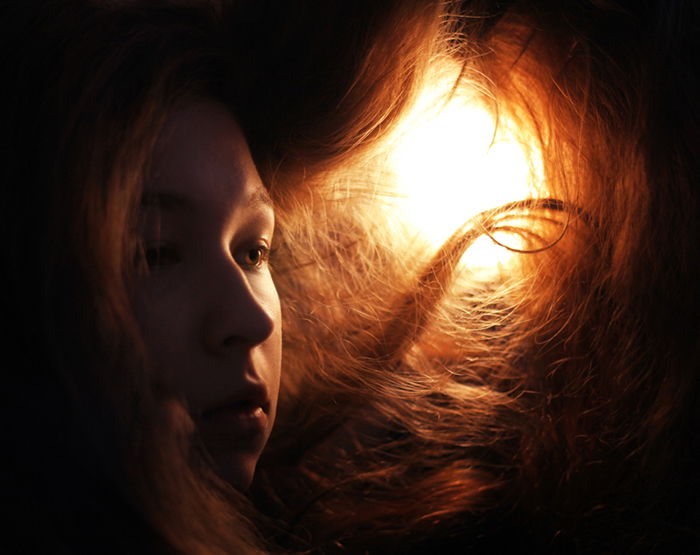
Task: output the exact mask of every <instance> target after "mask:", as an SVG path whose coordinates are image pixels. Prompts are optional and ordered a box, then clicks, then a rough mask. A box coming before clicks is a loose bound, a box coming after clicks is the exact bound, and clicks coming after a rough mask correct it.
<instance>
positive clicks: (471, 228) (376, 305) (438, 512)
mask: <svg viewBox="0 0 700 555" xmlns="http://www.w3.org/2000/svg"><path fill="white" fill-rule="evenodd" d="M429 4H430V3H429V2H426V3H425V6H428V5H429ZM432 7H433V8H434V9H435V10H437V11H433V12H430V11H429V10H427V9H425V8H424V11H422V12H420V13H421V15H422V17H423V18H424V20H423V25H428V22H430V21H433V22H435V21H436V20H435V19H434V18H435V17H436V16H437V21H438V22H439V27H438V28H437V29H436V31H437V34H436V35H433V38H434V39H436V40H437V41H438V43H439V44H440V46H439V47H438V48H437V49H436V50H435V49H434V50H432V51H430V55H431V56H432V59H435V58H436V57H439V56H440V55H446V56H448V57H449V58H450V59H453V60H458V61H459V62H460V63H462V64H463V72H462V76H461V78H462V79H463V80H465V81H466V80H469V81H470V82H472V83H475V84H476V85H477V86H478V87H479V88H480V90H485V91H488V99H489V101H490V102H491V105H492V106H494V107H495V115H496V117H498V118H499V119H500V121H502V122H505V121H508V120H510V121H516V122H518V123H519V124H520V126H521V128H523V129H526V130H527V133H528V137H529V138H530V139H531V140H532V139H533V138H534V140H535V141H536V145H537V148H538V149H539V150H540V151H541V153H542V158H543V168H544V169H543V176H544V183H545V185H546V189H547V197H548V198H546V199H540V201H539V202H536V203H534V204H532V203H530V204H529V205H528V204H525V205H523V204H518V203H515V204H513V205H512V206H510V207H504V208H503V209H502V210H501V211H496V212H495V213H493V214H491V215H490V216H486V217H485V219H481V220H479V221H478V222H471V224H470V223H466V224H465V227H464V229H463V230H461V231H460V232H458V233H456V234H455V235H454V236H453V237H452V239H451V240H450V241H448V242H447V243H446V244H445V245H444V246H443V247H442V248H441V249H439V250H438V251H437V252H435V253H432V254H426V252H425V251H423V250H421V249H417V248H416V245H415V243H412V242H411V241H405V240H404V239H403V238H402V237H400V236H398V237H397V235H400V233H397V232H396V229H397V228H396V227H391V226H390V225H388V223H387V222H386V221H383V222H381V223H377V220H376V218H375V216H374V214H375V213H374V212H372V208H373V206H376V204H377V203H378V202H380V200H378V198H377V196H378V193H377V191H378V190H379V191H381V183H379V184H378V183H377V181H376V175H377V174H374V173H372V171H373V170H372V169H371V168H373V167H374V166H372V164H371V163H370V162H368V160H371V156H370V155H369V154H368V153H367V152H365V157H364V158H362V156H360V161H359V162H358V159H354V160H353V161H352V162H351V163H349V164H344V163H343V162H342V160H341V161H340V162H339V163H338V166H337V167H335V168H334V169H335V173H334V172H333V171H330V172H328V171H323V170H324V169H327V168H324V169H322V170H320V171H318V172H315V170H314V168H313V167H312V166H309V167H307V168H306V170H307V171H306V173H305V174H304V176H305V178H306V184H307V188H308V189H313V195H312V197H311V199H307V200H306V201H305V204H304V206H303V207H300V206H297V210H296V212H295V215H294V217H290V218H288V219H286V220H284V219H283V235H284V237H283V241H282V242H281V245H280V248H279V258H280V261H279V262H278V274H279V275H280V280H279V283H280V286H281V292H282V298H283V299H285V305H286V314H287V318H286V329H285V334H286V338H287V339H286V350H285V357H286V369H287V372H286V374H285V377H284V380H285V386H286V387H285V389H284V390H283V399H282V401H283V404H282V408H281V417H280V424H279V426H278V427H277V430H276V435H275V437H273V439H272V441H271V446H270V449H269V451H268V454H267V458H265V459H264V460H263V461H262V465H261V466H262V468H263V469H264V472H263V473H262V476H261V479H260V480H259V484H260V490H261V495H262V497H263V498H264V503H265V504H266V507H267V510H268V511H270V512H271V513H273V514H276V515H277V516H278V517H279V518H280V521H281V522H283V523H284V525H285V526H287V530H288V536H287V540H286V541H289V542H291V543H290V545H297V546H303V547H308V546H311V547H312V548H315V549H318V550H320V551H333V550H336V549H340V550H342V549H347V550H349V551H353V550H357V549H383V550H391V549H394V550H398V551H401V552H403V551H406V550H408V549H410V548H411V547H413V548H415V549H417V550H418V551H420V546H423V547H425V546H432V547H436V546H442V547H449V546H452V547H455V546H456V545H460V546H463V547H471V548H472V549H479V548H482V549H492V548H496V547H501V548H503V547H508V548H515V547H516V546H522V545H529V546H530V548H532V549H537V550H550V551H551V550H555V551H556V550H575V551H578V552H599V551H600V550H612V551H616V550H625V551H630V550H631V551H641V552H645V551H648V550H651V549H657V548H660V546H666V547H688V546H689V545H694V546H697V545H698V509H697V503H696V501H694V499H695V494H696V492H697V491H698V483H697V476H696V473H695V472H694V470H693V468H694V466H695V465H696V463H697V452H698V445H697V433H696V432H697V422H698V420H697V419H698V416H697V414H698V412H697V395H698V382H697V380H698V378H697V364H698V360H697V357H698V337H699V334H698V332H699V331H700V330H698V323H697V317H696V314H697V313H698V308H699V307H698V303H699V302H700V300H699V299H700V295H698V291H697V288H696V286H695V284H696V283H698V277H700V276H699V275H698V274H699V272H700V266H699V265H698V262H697V256H696V255H695V251H696V246H695V241H696V237H698V231H699V230H698V225H699V224H698V221H699V220H698V208H699V206H698V194H697V190H696V180H697V177H696V176H697V175H698V173H697V170H698V168H697V156H696V155H695V154H694V151H695V150H696V149H697V145H698V144H699V143H698V137H697V134H698V129H700V127H699V125H698V123H699V118H698V109H697V107H696V105H695V104H694V102H693V98H694V95H695V94H696V93H697V89H698V81H697V72H696V71H695V70H694V66H693V62H692V60H693V57H694V56H695V55H696V54H697V51H698V49H697V44H696V43H695V39H694V38H693V37H694V34H693V33H694V31H693V30H694V29H695V28H696V27H697V24H698V21H699V19H698V17H699V14H698V13H697V9H696V8H694V7H693V6H690V5H689V4H687V3H683V2H671V3H661V2H658V3H654V2H652V3H644V4H643V5H642V4H637V3H624V2H582V3H566V4H562V3H557V2H547V1H530V2H507V3H503V2H493V3H492V2H462V3H461V4H453V5H446V4H445V3H440V4H439V5H437V4H434V5H432ZM441 10H445V11H441ZM399 11H400V10H399ZM436 14H437V15H436ZM396 17H397V18H398V19H399V20H400V19H401V16H396ZM431 18H433V19H431ZM405 36H406V37H408V38H407V39H406V40H407V41H408V42H410V35H405ZM435 44H436V43H433V45H435ZM421 48H423V50H421V51H422V52H425V50H424V48H425V45H424V44H422V45H421ZM397 51H398V52H400V51H401V49H400V48H399V49H397ZM404 52H409V53H410V52H411V48H410V47H408V46H407V47H406V50H405V51H404ZM409 57H410V56H409ZM419 84H420V83H419V81H414V82H413V85H414V87H418V86H419ZM456 86H459V84H457V85H456ZM413 93H415V90H412V91H411V94H413ZM271 105H272V106H274V105H275V104H274V102H272V103H271ZM280 106H282V105H281V104H280ZM289 114H290V112H288V113H287V118H288V119H287V121H286V124H287V125H290V130H289V133H290V135H291V134H292V133H293V131H292V129H294V128H295V126H296V125H302V126H303V123H302V122H298V121H294V120H293V115H289ZM291 114H293V112H291ZM385 121H386V120H385ZM393 122H395V120H393ZM302 128H303V127H302ZM278 136H282V137H283V136H285V133H284V132H282V133H279V132H278ZM340 143H341V144H346V143H344V142H343V141H340ZM299 144H300V143H297V145H299ZM302 144H304V146H306V147H307V148H311V149H312V153H311V154H310V155H309V156H303V155H301V156H298V158H299V159H311V160H313V159H314V153H315V152H318V151H322V152H325V153H328V152H329V148H328V147H327V145H325V144H322V145H321V146H320V147H319V146H318V145H312V144H311V143H310V142H308V141H307V142H306V143H302ZM330 144H333V145H334V144H337V142H333V143H330ZM315 146H316V149H315V150H314V147H315ZM324 149H325V150H324ZM290 151H292V152H293V151H294V150H293V148H292V149H290ZM283 160H284V159H283ZM465 171H466V172H468V171H469V169H468V168H465ZM288 175H292V174H288ZM288 175H286V174H285V173H284V164H280V165H279V167H278V168H277V173H276V174H274V175H272V177H271V179H272V180H273V181H274V179H275V178H276V179H277V180H279V181H280V182H284V180H285V179H294V177H293V175H292V177H288ZM378 188H379V189H378ZM523 208H527V210H526V212H527V213H528V214H530V216H529V218H530V221H531V222H532V223H531V224H530V225H525V226H522V225H521V226H520V227H521V228H523V229H521V231H520V233H521V235H523V237H525V238H526V239H528V241H529V247H530V250H532V251H533V253H532V254H523V255H520V256H519V258H518V262H517V264H516V265H515V267H514V269H513V270H512V273H511V275H509V276H506V277H505V278H503V279H501V280H500V281H497V282H492V283H469V282H468V281H469V280H467V283H464V281H465V278H464V271H461V270H460V269H459V266H458V261H459V259H460V258H461V253H462V252H463V251H464V249H465V248H466V247H467V246H468V245H469V244H470V243H471V241H472V240H473V239H474V237H475V236H476V235H478V234H479V233H480V232H481V231H480V230H483V229H486V230H489V229H495V227H496V226H497V225H499V221H500V222H501V223H503V222H505V223H504V225H506V224H507V221H506V220H502V219H501V220H499V218H502V217H505V216H507V215H508V214H514V215H515V216H517V212H518V211H523ZM520 221H522V220H520ZM543 247H547V248H543ZM535 251H536V252H535ZM508 534H510V536H509V535H508ZM509 541H510V542H512V543H508V542H509ZM295 542H298V543H295ZM450 542H452V543H450ZM528 542H529V543H528Z"/></svg>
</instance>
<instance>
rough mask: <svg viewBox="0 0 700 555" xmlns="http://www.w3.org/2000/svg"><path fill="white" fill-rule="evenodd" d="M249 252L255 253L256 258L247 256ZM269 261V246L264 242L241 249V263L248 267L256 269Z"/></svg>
mask: <svg viewBox="0 0 700 555" xmlns="http://www.w3.org/2000/svg"><path fill="white" fill-rule="evenodd" d="M251 253H256V254H257V259H256V260H252V259H250V258H249V255H250V254H251ZM269 261H270V247H268V246H267V244H265V243H260V244H258V245H255V246H254V247H253V248H252V249H246V250H245V251H243V259H242V261H241V263H242V264H244V265H246V266H248V267H250V268H255V269H256V270H257V269H260V268H262V267H264V266H265V265H267V263H268V262H269Z"/></svg>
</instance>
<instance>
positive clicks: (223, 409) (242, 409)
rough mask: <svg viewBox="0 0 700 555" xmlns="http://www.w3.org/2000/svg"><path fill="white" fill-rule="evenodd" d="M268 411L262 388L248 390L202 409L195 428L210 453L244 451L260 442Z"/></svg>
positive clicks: (262, 442) (262, 438) (259, 445)
mask: <svg viewBox="0 0 700 555" xmlns="http://www.w3.org/2000/svg"><path fill="white" fill-rule="evenodd" d="M269 412H270V402H269V400H268V399H267V396H266V395H265V392H264V391H262V390H260V391H258V390H256V391H251V392H248V394H243V395H240V394H239V395H235V396H233V397H231V398H228V399H225V400H224V401H222V402H220V403H217V404H215V405H212V406H210V407H209V408H207V409H205V410H203V411H202V412H201V416H200V417H199V418H198V419H197V420H198V422H197V428H198V429H199V434H200V436H201V438H202V440H203V441H204V444H205V445H206V446H207V449H208V450H209V451H210V452H211V453H212V454H216V453H222V452H231V451H239V450H243V451H248V450H250V449H257V448H258V447H260V448H261V447H262V445H264V443H265V440H266V436H267V430H268V427H269V426H268V424H269Z"/></svg>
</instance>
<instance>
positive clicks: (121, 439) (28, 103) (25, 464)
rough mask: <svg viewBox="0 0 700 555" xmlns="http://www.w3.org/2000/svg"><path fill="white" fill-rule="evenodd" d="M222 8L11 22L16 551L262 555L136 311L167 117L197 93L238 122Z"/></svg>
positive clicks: (6, 307) (42, 10) (66, 13)
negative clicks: (150, 197) (143, 232)
mask: <svg viewBox="0 0 700 555" xmlns="http://www.w3.org/2000/svg"><path fill="white" fill-rule="evenodd" d="M215 8H216V5H215V4H214V3H212V4H209V5H199V6H197V7H191V8H187V7H186V6H174V5H170V6H168V5H167V4H165V3H161V4H160V5H158V4H153V5H151V6H149V5H147V4H145V3H141V4H134V5H131V6H129V5H123V6H119V5H117V4H115V5H114V6H110V5H108V4H103V5H100V4H98V3H94V4H93V3H90V2H82V1H70V2H28V3H12V4H10V5H8V6H6V7H5V8H3V12H4V14H5V15H6V16H7V17H5V16H4V17H3V28H4V31H3V39H2V40H3V52H5V53H9V55H8V56H6V59H5V61H4V63H3V69H4V71H3V73H4V74H5V75H6V77H7V78H8V87H7V90H6V91H5V92H6V97H5V102H3V160H2V172H3V173H2V183H3V189H4V195H3V202H4V203H5V204H4V206H5V209H4V213H5V214H6V216H7V217H5V218H3V223H2V226H3V232H4V233H5V236H6V237H8V238H9V240H8V244H7V249H6V251H5V253H6V256H5V266H4V272H3V284H2V295H3V302H2V304H3V316H4V318H5V319H6V321H7V322H11V324H10V331H9V333H8V334H6V335H5V336H4V338H3V347H4V349H5V350H6V352H7V353H8V360H14V361H16V362H14V363H13V365H14V368H12V369H11V371H10V369H9V368H8V367H7V366H6V367H5V368H6V374H7V384H8V386H9V388H8V389H9V392H8V395H7V397H8V403H6V404H5V405H4V409H5V410H6V411H7V412H6V414H5V419H6V422H13V424H12V426H9V428H10V430H9V432H8V436H9V438H10V439H9V441H8V442H7V445H6V451H7V452H9V454H10V455H9V456H10V461H9V463H8V466H9V469H8V470H9V472H8V473H7V474H5V476H6V478H7V480H8V482H9V483H8V484H4V485H7V486H8V489H7V491H9V492H12V493H11V495H10V498H11V499H12V502H13V506H14V508H13V510H14V513H15V515H14V518H13V521H12V522H13V525H12V526H11V527H10V530H12V533H10V532H9V531H8V534H7V537H6V538H4V541H7V542H12V541H13V540H16V541H18V542H22V543H24V544H25V547H26V546H27V545H29V546H34V547H37V548H38V549H39V550H41V551H43V550H49V551H60V550H61V549H65V550H68V551H73V550H77V551H81V552H83V551H84V552H87V551H93V550H99V551H107V552H127V551H129V552H134V551H138V552H141V551H143V552H154V551H168V552H169V551H172V550H175V551H177V552H187V553H203V552H206V553H213V552H221V553H230V552H234V551H239V552H251V551H254V550H258V549H259V548H260V547H259V546H260V540H259V539H258V538H257V537H256V536H255V534H254V533H253V532H251V530H252V527H251V525H250V522H249V520H248V518H247V517H245V516H243V515H244V513H245V508H246V503H245V500H244V498H243V496H241V495H239V494H237V493H236V492H233V491H232V490H231V489H230V488H226V487H225V486H224V485H223V484H221V482H220V481H219V480H218V479H216V478H215V477H214V475H213V473H212V472H211V471H210V470H208V468H207V466H206V464H204V463H203V462H201V461H202V460H203V459H200V458H199V457H198V453H196V449H195V447H196V446H192V445H190V442H189V441H188V439H187V438H186V437H185V432H184V431H183V430H181V429H180V427H178V426H176V425H175V423H174V422H172V421H169V419H172V418H175V416H174V413H173V411H172V410H171V409H169V405H170V404H171V403H172V402H173V399H172V398H171V397H170V396H169V395H168V393H167V392H164V391H162V388H159V387H158V379H157V376H154V375H152V374H151V373H150V369H149V366H148V364H147V361H146V360H145V357H144V349H143V345H142V343H141V339H140V335H139V333H138V331H137V329H136V325H135V320H134V316H133V311H132V309H131V299H130V287H129V284H130V280H131V278H132V277H133V274H134V270H135V264H134V260H135V257H136V252H137V250H136V249H137V244H136V226H135V218H136V213H137V209H138V207H139V206H140V202H141V187H142V182H143V179H144V176H145V175H146V174H147V171H148V162H149V159H150V154H151V151H152V149H153V146H154V143H155V140H156V138H157V136H158V133H159V131H160V128H161V125H162V124H163V122H164V120H165V118H166V117H167V114H168V112H169V110H172V109H173V107H174V106H175V104H176V103H177V102H182V101H183V100H185V99H187V98H188V97H193V96H205V97H213V98H215V99H217V100H219V101H221V102H223V103H225V104H227V105H228V106H230V107H231V109H232V110H233V109H234V107H233V106H232V105H231V100H230V95H229V94H228V93H227V92H226V89H227V87H226V86H224V85H223V84H222V83H223V81H222V79H224V78H226V79H229V80H231V84H234V80H233V77H232V69H231V68H232V64H231V63H230V62H229V61H227V59H226V57H225V56H224V55H223V53H224V52H226V49H225V48H224V46H223V45H222V43H221V42H220V41H221V37H222V35H221V33H220V31H219V30H218V28H217V24H219V23H220V21H221V16H220V14H219V13H218V12H217V10H216V9H215ZM234 506H236V507H238V508H236V509H234ZM13 527H14V530H13V529H12V528H13ZM31 529H35V530H38V532H37V533H34V534H27V533H26V531H27V530H31ZM35 544H36V545H35Z"/></svg>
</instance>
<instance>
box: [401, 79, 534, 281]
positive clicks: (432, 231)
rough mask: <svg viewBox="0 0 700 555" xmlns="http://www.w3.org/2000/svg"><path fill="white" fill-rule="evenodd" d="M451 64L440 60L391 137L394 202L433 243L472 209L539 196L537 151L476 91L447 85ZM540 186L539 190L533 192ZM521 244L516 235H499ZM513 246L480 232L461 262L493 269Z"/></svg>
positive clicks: (507, 257)
mask: <svg viewBox="0 0 700 555" xmlns="http://www.w3.org/2000/svg"><path fill="white" fill-rule="evenodd" d="M457 73H458V68H454V67H452V68H450V67H446V68H443V70H442V71H441V75H440V76H436V77H435V78H434V79H433V80H432V83H431V84H430V86H429V87H426V89H425V90H424V92H423V93H422V94H421V96H420V98H419V99H418V101H417V103H416V106H415V108H414V110H413V111H412V112H411V114H410V115H409V116H408V117H407V118H406V120H405V122H404V123H403V124H402V125H401V126H400V129H399V131H398V133H397V135H396V137H395V139H394V141H393V142H392V145H393V148H392V150H391V154H390V165H391V167H392V168H393V172H394V174H395V176H396V185H395V186H396V190H397V194H398V199H397V200H396V206H397V207H398V208H399V209H400V210H401V211H402V212H403V215H404V216H405V218H406V219H407V220H408V222H410V223H411V224H412V226H413V227H415V229H416V231H417V233H418V234H419V235H420V236H422V237H423V238H424V239H425V240H427V241H428V242H429V243H430V244H431V245H433V246H434V247H436V248H437V246H439V245H441V244H442V243H443V242H444V241H445V240H446V239H447V238H448V237H449V236H450V235H451V234H452V233H454V232H455V231H456V230H457V229H458V228H459V227H460V226H461V225H462V224H463V223H465V222H466V221H467V220H469V219H470V218H472V217H473V216H475V215H476V214H478V213H480V212H482V211H484V210H489V209H492V208H496V207H498V206H501V205H503V204H507V203H509V202H513V201H516V200H521V199H526V198H533V197H535V196H541V193H542V191H541V188H542V187H541V181H542V179H541V174H542V172H541V159H540V157H539V152H536V151H533V148H532V147H531V146H529V145H524V144H523V142H522V139H519V138H518V137H519V136H520V137H522V135H523V133H522V131H521V130H516V129H514V128H513V126H512V125H509V123H508V122H505V123H504V122H503V121H501V123H500V124H499V126H498V127H496V124H495V118H494V117H493V115H492V114H491V112H490V111H489V110H488V108H487V107H486V104H485V102H484V100H483V99H480V98H479V95H478V94H477V91H475V90H467V86H463V87H461V89H460V90H459V91H457V92H456V93H455V94H452V95H451V93H452V92H453V91H452V87H453V84H454V82H455V77H456V75H457ZM538 193H540V194H538ZM498 238H499V240H500V241H501V242H504V243H506V244H508V245H509V246H512V247H515V248H520V247H522V243H521V242H520V241H519V239H518V237H514V236H510V237H504V236H503V234H501V236H500V237H498ZM512 255H513V254H512V252H511V251H509V250H507V249H505V248H503V247H501V246H498V245H496V244H495V243H494V242H493V241H492V240H491V239H490V238H489V237H487V236H483V237H481V238H480V239H479V240H477V242H476V243H474V244H473V245H472V247H471V248H470V249H469V250H468V251H467V253H466V254H465V256H464V258H463V264H466V265H469V266H470V267H472V268H474V269H479V268H481V269H483V268H493V269H499V267H502V266H503V265H505V264H506V263H507V262H508V260H510V258H511V257H512Z"/></svg>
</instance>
